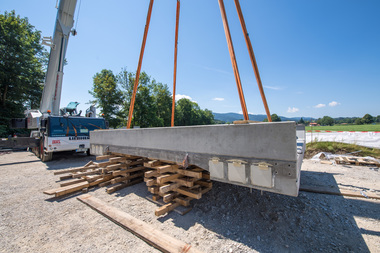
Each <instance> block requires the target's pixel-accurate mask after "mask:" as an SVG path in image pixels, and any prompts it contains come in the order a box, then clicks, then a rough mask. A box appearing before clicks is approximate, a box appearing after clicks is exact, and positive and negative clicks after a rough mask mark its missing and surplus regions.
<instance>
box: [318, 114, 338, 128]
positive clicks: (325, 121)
mask: <svg viewBox="0 0 380 253" xmlns="http://www.w3.org/2000/svg"><path fill="white" fill-rule="evenodd" d="M318 120H319V119H318ZM318 124H320V125H322V126H332V125H334V119H333V118H331V117H329V116H323V118H322V119H321V121H320V122H319V123H318Z"/></svg>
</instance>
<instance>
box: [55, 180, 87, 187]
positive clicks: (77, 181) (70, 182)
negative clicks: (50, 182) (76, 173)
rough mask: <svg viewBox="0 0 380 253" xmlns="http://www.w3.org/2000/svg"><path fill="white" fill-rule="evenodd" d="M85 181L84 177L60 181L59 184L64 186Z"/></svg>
mask: <svg viewBox="0 0 380 253" xmlns="http://www.w3.org/2000/svg"><path fill="white" fill-rule="evenodd" d="M85 181H86V179H73V180H70V181H67V182H64V183H61V184H60V186H61V187H65V186H68V185H73V184H78V183H82V182H85Z"/></svg>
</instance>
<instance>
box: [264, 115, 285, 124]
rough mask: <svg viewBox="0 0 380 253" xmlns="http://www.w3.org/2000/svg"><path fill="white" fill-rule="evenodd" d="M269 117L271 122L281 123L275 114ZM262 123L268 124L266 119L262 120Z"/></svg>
mask: <svg viewBox="0 0 380 253" xmlns="http://www.w3.org/2000/svg"><path fill="white" fill-rule="evenodd" d="M270 117H271V118H272V122H276V121H277V122H279V121H281V118H280V117H279V116H278V115H277V114H275V113H273V114H272V115H271V116H270ZM263 122H268V118H266V119H264V120H263Z"/></svg>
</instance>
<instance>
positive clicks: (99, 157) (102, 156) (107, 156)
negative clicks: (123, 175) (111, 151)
mask: <svg viewBox="0 0 380 253" xmlns="http://www.w3.org/2000/svg"><path fill="white" fill-rule="evenodd" d="M112 157H115V155H99V156H97V157H96V160H97V161H99V160H106V159H109V158H112Z"/></svg>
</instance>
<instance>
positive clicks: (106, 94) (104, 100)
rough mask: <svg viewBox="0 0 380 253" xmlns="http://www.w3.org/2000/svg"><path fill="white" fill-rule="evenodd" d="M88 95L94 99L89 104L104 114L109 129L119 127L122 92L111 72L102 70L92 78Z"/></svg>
mask: <svg viewBox="0 0 380 253" xmlns="http://www.w3.org/2000/svg"><path fill="white" fill-rule="evenodd" d="M89 93H90V94H91V95H92V96H93V97H94V98H95V100H93V101H90V103H92V104H95V105H97V106H98V107H100V108H101V109H100V113H101V114H104V117H105V119H106V120H107V121H108V122H109V125H110V127H118V126H119V125H120V122H121V120H120V104H121V102H122V95H123V94H122V92H121V90H120V89H119V87H118V85H117V82H116V76H115V75H114V74H113V73H112V71H111V70H107V69H103V70H102V71H101V72H100V73H96V74H95V76H94V77H93V87H92V90H90V91H89Z"/></svg>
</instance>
